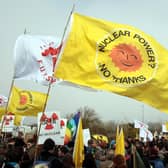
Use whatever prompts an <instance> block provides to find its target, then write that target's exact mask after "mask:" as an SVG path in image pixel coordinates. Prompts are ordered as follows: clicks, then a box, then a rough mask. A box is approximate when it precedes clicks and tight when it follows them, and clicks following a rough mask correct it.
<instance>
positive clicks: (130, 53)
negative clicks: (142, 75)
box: [110, 44, 143, 72]
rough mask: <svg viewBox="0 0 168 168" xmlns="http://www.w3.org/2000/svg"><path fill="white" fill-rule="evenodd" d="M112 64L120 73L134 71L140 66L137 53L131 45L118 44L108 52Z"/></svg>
mask: <svg viewBox="0 0 168 168" xmlns="http://www.w3.org/2000/svg"><path fill="white" fill-rule="evenodd" d="M110 57H111V58H112V61H113V63H114V64H115V66H117V67H118V68H119V69H120V70H121V71H128V72H131V71H136V70H138V69H139V68H140V67H141V65H142V62H143V61H142V59H141V55H140V53H139V51H138V50H137V49H136V48H135V47H134V46H132V45H128V44H119V45H118V46H116V47H115V48H113V49H112V50H111V52H110Z"/></svg>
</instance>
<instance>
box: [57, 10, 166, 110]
mask: <svg viewBox="0 0 168 168" xmlns="http://www.w3.org/2000/svg"><path fill="white" fill-rule="evenodd" d="M60 56H61V57H60V59H59V62H58V64H57V66H56V69H55V74H54V75H55V77H57V78H60V79H63V80H65V81H69V82H71V83H75V84H78V85H82V86H87V87H90V88H94V89H97V90H106V91H110V92H113V93H116V94H119V95H123V96H127V97H131V98H133V99H136V100H139V101H142V102H144V103H146V104H148V105H151V106H153V107H155V108H157V109H159V110H160V111H163V112H168V104H167V100H168V75H167V72H168V66H167V62H168V50H167V49H165V48H164V47H163V46H161V45H160V44H159V43H158V42H157V41H156V40H155V39H154V38H153V37H151V36H150V35H147V34H145V33H144V32H142V31H141V30H138V29H137V28H134V27H132V26H129V25H124V24H117V23H112V22H108V21H105V20H100V19H95V18H91V17H87V16H82V15H80V14H77V13H74V14H73V15H72V25H71V29H70V33H69V34H68V36H67V39H66V42H65V44H64V46H63V50H62V52H61V55H60Z"/></svg>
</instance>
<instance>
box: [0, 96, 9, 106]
mask: <svg viewBox="0 0 168 168" xmlns="http://www.w3.org/2000/svg"><path fill="white" fill-rule="evenodd" d="M7 102H8V98H7V97H5V96H2V95H0V107H4V106H6V103H7Z"/></svg>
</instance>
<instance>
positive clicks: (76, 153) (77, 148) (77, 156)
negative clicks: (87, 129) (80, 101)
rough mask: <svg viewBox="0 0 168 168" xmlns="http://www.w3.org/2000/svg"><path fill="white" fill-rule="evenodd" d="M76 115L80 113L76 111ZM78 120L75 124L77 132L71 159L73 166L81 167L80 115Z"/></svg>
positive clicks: (82, 147) (81, 130)
mask: <svg viewBox="0 0 168 168" xmlns="http://www.w3.org/2000/svg"><path fill="white" fill-rule="evenodd" d="M78 115H80V113H78ZM78 121H79V122H78V126H77V133H76V137H75V144H74V150H73V161H74V164H75V168H82V163H83V160H84V140H83V128H82V118H81V116H80V118H79V120H78Z"/></svg>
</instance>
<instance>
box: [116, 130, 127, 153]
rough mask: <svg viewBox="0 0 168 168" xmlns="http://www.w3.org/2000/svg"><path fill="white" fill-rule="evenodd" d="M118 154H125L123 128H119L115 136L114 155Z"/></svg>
mask: <svg viewBox="0 0 168 168" xmlns="http://www.w3.org/2000/svg"><path fill="white" fill-rule="evenodd" d="M118 154H121V155H123V156H125V140H124V132H123V128H121V129H120V133H119V134H118V135H117V136H116V148H115V155H118Z"/></svg>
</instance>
